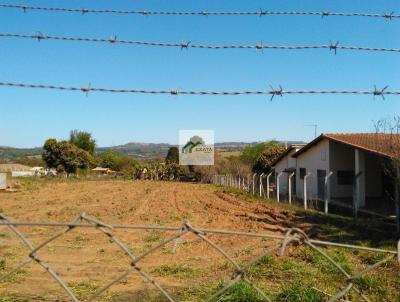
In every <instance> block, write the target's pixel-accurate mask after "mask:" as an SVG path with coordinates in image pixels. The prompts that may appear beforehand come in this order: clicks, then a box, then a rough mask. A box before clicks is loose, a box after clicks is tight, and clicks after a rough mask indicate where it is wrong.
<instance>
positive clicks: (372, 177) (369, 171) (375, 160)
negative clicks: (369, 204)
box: [365, 154, 385, 198]
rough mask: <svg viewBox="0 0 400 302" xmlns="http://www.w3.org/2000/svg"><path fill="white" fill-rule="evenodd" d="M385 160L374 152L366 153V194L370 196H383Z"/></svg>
mask: <svg viewBox="0 0 400 302" xmlns="http://www.w3.org/2000/svg"><path fill="white" fill-rule="evenodd" d="M384 164H385V163H384V161H383V160H382V159H381V158H379V157H377V156H374V155H372V154H366V155H365V170H366V174H365V191H366V192H365V193H366V194H365V195H366V197H367V198H368V197H369V198H379V197H382V196H383V182H382V177H383V172H384Z"/></svg>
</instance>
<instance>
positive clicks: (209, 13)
mask: <svg viewBox="0 0 400 302" xmlns="http://www.w3.org/2000/svg"><path fill="white" fill-rule="evenodd" d="M0 8H11V9H20V10H22V11H24V12H26V11H28V10H36V11H49V12H66V13H81V14H82V15H85V14H123V15H143V16H149V15H164V16H165V15H172V16H246V15H247V16H249V15H250V16H260V17H261V16H266V15H289V16H293V15H298V16H321V17H329V16H333V17H370V18H384V19H387V20H392V19H397V18H400V15H396V14H395V13H394V12H390V13H379V14H378V13H360V12H329V11H321V12H311V11H271V10H263V9H260V10H259V11H220V12H218V11H147V10H115V9H87V8H63V7H41V6H28V5H15V4H0Z"/></svg>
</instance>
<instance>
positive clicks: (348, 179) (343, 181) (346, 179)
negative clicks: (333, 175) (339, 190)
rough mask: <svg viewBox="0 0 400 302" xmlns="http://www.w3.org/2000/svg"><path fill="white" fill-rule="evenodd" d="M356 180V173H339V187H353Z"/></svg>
mask: <svg viewBox="0 0 400 302" xmlns="http://www.w3.org/2000/svg"><path fill="white" fill-rule="evenodd" d="M353 178H354V171H337V183H338V185H352V184H353Z"/></svg>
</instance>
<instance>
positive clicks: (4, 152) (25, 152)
mask: <svg viewBox="0 0 400 302" xmlns="http://www.w3.org/2000/svg"><path fill="white" fill-rule="evenodd" d="M42 150H43V149H42V148H40V147H38V148H13V147H4V146H0V158H1V159H6V160H13V159H16V158H18V157H26V156H37V155H41V154H42Z"/></svg>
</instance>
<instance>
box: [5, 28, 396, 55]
mask: <svg viewBox="0 0 400 302" xmlns="http://www.w3.org/2000/svg"><path fill="white" fill-rule="evenodd" d="M0 37H2V38H17V39H34V40H37V41H39V42H40V41H42V40H55V41H68V42H72V41H73V42H89V43H108V44H129V45H140V46H153V47H175V48H179V49H181V50H184V49H186V50H187V49H211V50H223V49H255V50H260V51H263V50H266V49H277V50H310V49H328V50H330V51H333V52H334V54H336V53H337V51H338V50H352V51H373V52H395V53H397V52H400V48H390V47H389V48H387V47H364V46H346V45H339V42H335V43H332V42H331V43H330V44H320V45H269V44H263V43H259V44H254V45H244V44H231V45H211V44H194V43H192V42H184V43H164V42H148V41H134V40H122V39H118V38H117V36H116V35H114V36H112V37H110V38H87V37H70V36H68V37H67V36H50V35H44V34H43V33H41V32H39V33H37V34H34V35H25V34H14V33H0Z"/></svg>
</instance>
